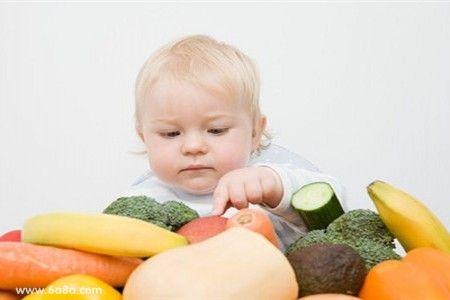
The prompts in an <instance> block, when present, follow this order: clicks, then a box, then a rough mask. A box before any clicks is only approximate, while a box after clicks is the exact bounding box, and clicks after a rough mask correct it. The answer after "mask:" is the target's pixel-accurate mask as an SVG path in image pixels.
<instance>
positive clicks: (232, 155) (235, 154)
mask: <svg viewBox="0 0 450 300" xmlns="http://www.w3.org/2000/svg"><path fill="white" fill-rule="evenodd" d="M249 158H250V155H249V154H248V153H247V152H244V151H236V149H228V150H227V151H223V152H222V153H221V159H220V164H221V166H220V169H221V170H222V171H223V173H224V174H225V173H228V172H230V171H233V170H236V169H240V168H244V167H245V166H246V165H247V162H248V160H249ZM224 174H223V175H224Z"/></svg>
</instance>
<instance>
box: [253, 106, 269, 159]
mask: <svg viewBox="0 0 450 300" xmlns="http://www.w3.org/2000/svg"><path fill="white" fill-rule="evenodd" d="M266 123H267V118H266V116H265V115H261V116H260V117H259V119H258V120H257V121H256V122H255V126H254V127H253V133H252V151H256V149H258V147H259V146H260V144H261V138H262V135H263V132H264V130H265V129H266Z"/></svg>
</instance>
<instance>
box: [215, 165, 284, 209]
mask: <svg viewBox="0 0 450 300" xmlns="http://www.w3.org/2000/svg"><path fill="white" fill-rule="evenodd" d="M282 197H283V185H282V183H281V178H280V177H279V175H278V174H277V173H276V172H275V171H274V170H272V169H271V168H269V167H264V166H261V167H247V168H242V169H237V170H233V171H231V172H229V173H227V174H225V175H224V176H223V177H222V178H221V179H220V180H219V183H218V184H217V187H216V189H215V191H214V209H213V211H212V213H211V214H212V215H222V214H223V213H224V212H225V211H226V210H227V209H228V207H230V206H234V207H235V208H237V209H242V208H246V207H248V205H249V203H252V204H262V203H265V204H267V205H269V206H270V207H276V206H277V205H278V204H279V203H280V201H281V198H282Z"/></svg>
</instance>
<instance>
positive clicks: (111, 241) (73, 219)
mask: <svg viewBox="0 0 450 300" xmlns="http://www.w3.org/2000/svg"><path fill="white" fill-rule="evenodd" d="M22 241H24V242H27V243H34V244H41V245H50V246H56V247H63V248H72V249H78V250H84V251H88V252H93V253H100V254H108V255H116V256H130V257H147V256H152V255H154V254H157V253H159V252H162V251H165V250H168V249H171V248H175V247H179V246H183V245H186V244H187V240H186V238H185V237H183V236H181V235H179V234H176V233H174V232H171V231H169V230H166V229H163V228H161V227H158V226H156V225H153V224H150V223H148V222H145V221H142V220H138V219H133V218H128V217H122V216H115V215H107V214H79V213H49V214H43V215H38V216H35V217H33V218H31V219H29V220H27V221H26V223H25V226H24V228H23V233H22Z"/></svg>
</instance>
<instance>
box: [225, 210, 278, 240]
mask: <svg viewBox="0 0 450 300" xmlns="http://www.w3.org/2000/svg"><path fill="white" fill-rule="evenodd" d="M235 226H239V227H244V228H247V229H250V230H252V231H255V232H257V233H260V234H262V235H263V236H264V237H265V238H267V239H268V240H269V241H270V242H271V243H272V244H274V245H275V247H279V243H278V239H277V235H276V233H275V229H274V228H273V224H272V221H271V220H270V218H269V216H268V215H267V214H266V213H264V212H262V211H258V210H254V209H250V208H245V209H241V210H239V211H238V212H237V213H236V214H235V215H234V216H232V217H231V218H229V219H228V221H227V228H230V227H235Z"/></svg>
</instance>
